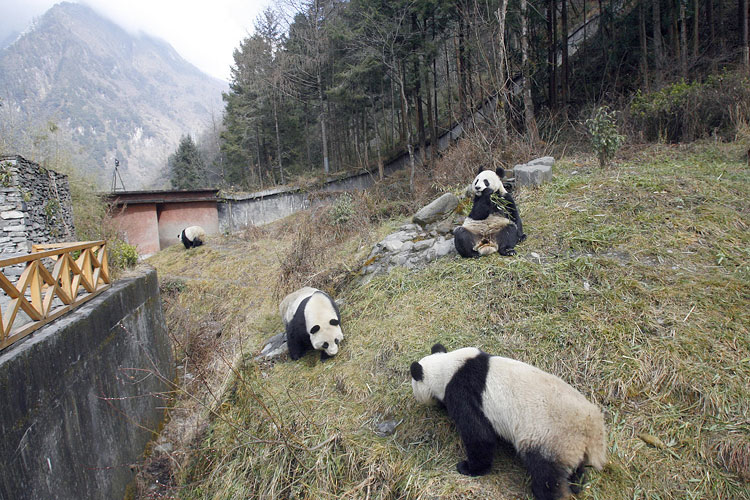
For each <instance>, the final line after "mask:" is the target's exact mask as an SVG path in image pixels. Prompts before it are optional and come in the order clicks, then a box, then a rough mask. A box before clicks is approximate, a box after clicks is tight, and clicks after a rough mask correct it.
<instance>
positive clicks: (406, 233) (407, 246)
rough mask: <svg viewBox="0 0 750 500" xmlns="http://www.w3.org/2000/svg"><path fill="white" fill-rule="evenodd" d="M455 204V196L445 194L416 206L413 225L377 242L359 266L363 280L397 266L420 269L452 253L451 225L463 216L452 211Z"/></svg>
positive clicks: (458, 222)
mask: <svg viewBox="0 0 750 500" xmlns="http://www.w3.org/2000/svg"><path fill="white" fill-rule="evenodd" d="M457 206H458V198H457V197H456V195H454V194H452V193H446V194H444V195H442V196H441V197H440V198H438V199H436V200H435V201H433V202H432V203H430V204H429V205H427V206H425V207H423V208H422V209H420V210H419V211H418V212H417V213H416V214H415V215H414V217H413V218H412V220H413V221H414V222H415V223H414V224H404V225H403V226H401V227H400V228H399V230H398V231H396V232H395V233H392V234H389V235H388V236H387V237H386V238H385V239H383V240H382V241H381V242H379V243H377V244H376V245H375V246H374V247H373V249H372V252H370V256H369V257H368V259H367V263H366V264H365V266H364V267H363V268H362V275H364V278H363V281H364V282H365V283H366V282H368V281H369V280H370V279H372V277H373V276H375V275H377V274H381V273H385V272H388V271H390V270H391V269H392V268H394V267H397V266H403V267H406V268H407V269H418V268H422V267H424V266H426V265H427V264H428V263H430V262H432V261H434V260H436V259H439V258H441V257H445V256H446V255H450V254H453V253H455V252H456V246H455V245H454V243H453V228H454V227H457V226H459V225H461V223H462V222H463V217H461V216H458V215H456V214H455V213H454V211H455V210H456V207H457Z"/></svg>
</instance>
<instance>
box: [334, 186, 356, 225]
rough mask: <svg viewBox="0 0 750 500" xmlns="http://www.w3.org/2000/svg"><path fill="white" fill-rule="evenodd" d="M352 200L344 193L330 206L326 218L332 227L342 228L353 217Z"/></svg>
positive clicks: (350, 196)
mask: <svg viewBox="0 0 750 500" xmlns="http://www.w3.org/2000/svg"><path fill="white" fill-rule="evenodd" d="M353 202H354V199H353V198H352V195H350V194H349V193H344V194H342V195H341V196H339V197H338V199H337V200H336V201H335V202H334V203H333V205H331V208H330V209H329V210H328V218H329V220H330V222H331V224H333V225H334V226H343V225H344V224H346V223H347V222H349V221H350V220H351V218H352V216H354V203H353Z"/></svg>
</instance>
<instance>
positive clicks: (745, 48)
mask: <svg viewBox="0 0 750 500" xmlns="http://www.w3.org/2000/svg"><path fill="white" fill-rule="evenodd" d="M741 4H742V64H744V65H745V68H747V70H748V72H750V40H748V11H747V8H748V0H741Z"/></svg>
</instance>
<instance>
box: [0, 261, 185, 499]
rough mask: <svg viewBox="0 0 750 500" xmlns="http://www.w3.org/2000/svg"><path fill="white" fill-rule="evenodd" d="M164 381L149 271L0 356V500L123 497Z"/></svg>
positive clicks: (160, 329) (168, 363)
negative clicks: (0, 470)
mask: <svg viewBox="0 0 750 500" xmlns="http://www.w3.org/2000/svg"><path fill="white" fill-rule="evenodd" d="M157 373H158V374H160V375H161V376H157ZM162 377H163V378H162ZM173 377H174V361H173V354H172V348H171V345H170V342H169V338H168V335H167V330H166V325H165V323H164V317H163V313H162V308H161V298H160V296H159V286H158V280H157V277H156V271H155V270H154V269H151V268H148V269H142V270H140V271H139V272H138V273H137V274H136V275H135V276H132V277H128V278H123V279H120V280H118V281H117V282H116V283H115V284H114V285H113V286H112V287H111V288H110V289H109V290H107V291H105V292H103V293H102V294H101V295H99V296H98V297H96V298H94V299H92V300H91V301H90V302H88V303H86V304H85V305H84V306H82V307H81V308H79V309H76V310H75V311H74V312H72V313H69V314H67V315H65V316H63V317H61V318H60V319H58V320H56V321H54V322H52V323H50V324H49V325H47V326H45V327H43V328H41V329H39V330H38V331H37V332H35V333H34V334H33V335H31V336H30V337H29V338H27V339H26V340H24V341H22V342H19V343H18V344H16V345H14V346H12V347H10V348H8V349H6V350H5V351H2V352H0V398H2V399H0V464H1V465H0V467H1V468H2V472H1V473H0V499H3V500H27V499H29V500H31V499H45V500H46V499H59V500H66V499H76V500H80V499H117V498H123V495H124V493H125V490H126V487H127V485H128V484H129V483H131V481H132V480H133V478H134V472H133V470H132V468H131V465H133V464H134V463H136V462H137V461H138V460H139V459H140V457H141V456H142V454H143V451H144V448H145V446H146V444H147V443H148V441H149V440H150V439H151V438H152V434H153V433H152V431H156V430H158V428H159V425H160V422H161V421H162V419H163V417H164V410H163V408H164V407H165V406H167V401H166V400H165V399H164V398H163V397H162V393H163V392H164V391H167V390H168V383H166V382H165V379H166V380H172V379H173Z"/></svg>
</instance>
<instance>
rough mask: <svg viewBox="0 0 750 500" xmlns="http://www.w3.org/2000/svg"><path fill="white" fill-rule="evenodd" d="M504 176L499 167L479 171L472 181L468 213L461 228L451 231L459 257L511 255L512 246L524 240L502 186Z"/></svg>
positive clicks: (513, 251)
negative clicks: (471, 200) (496, 253)
mask: <svg viewBox="0 0 750 500" xmlns="http://www.w3.org/2000/svg"><path fill="white" fill-rule="evenodd" d="M504 174H505V171H504V170H503V168H502V167H498V168H497V169H496V170H495V171H494V172H493V171H492V170H480V171H479V172H478V173H477V176H476V177H475V178H474V181H473V182H472V191H473V192H474V204H473V206H472V207H471V213H469V216H468V217H466V219H465V220H464V223H463V225H462V226H460V227H458V228H456V229H455V230H454V231H453V234H454V242H455V244H456V250H458V253H459V254H460V255H461V256H462V257H480V256H482V255H489V254H492V253H494V252H498V253H499V254H500V255H514V254H515V253H516V251H515V250H514V247H515V246H516V245H517V244H518V243H520V242H521V241H523V240H524V239H525V238H526V235H525V234H524V232H523V226H522V223H521V216H520V214H519V213H518V208H517V207H516V202H515V201H514V200H513V197H512V196H511V195H510V193H509V192H508V191H506V189H505V186H503V181H502V179H503V175H504ZM495 193H496V195H495V199H493V198H492V195H493V194H495Z"/></svg>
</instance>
